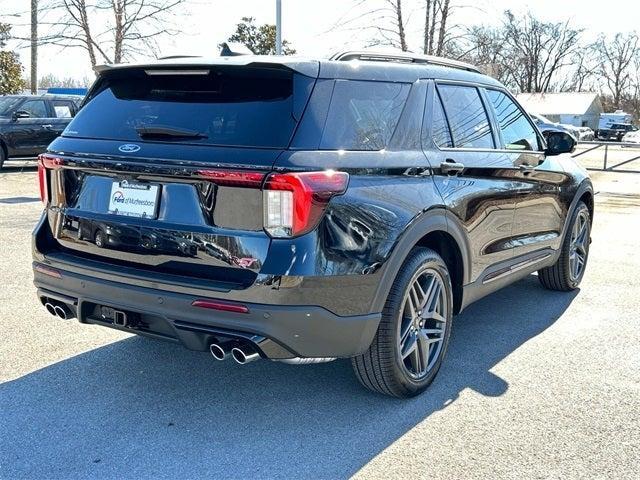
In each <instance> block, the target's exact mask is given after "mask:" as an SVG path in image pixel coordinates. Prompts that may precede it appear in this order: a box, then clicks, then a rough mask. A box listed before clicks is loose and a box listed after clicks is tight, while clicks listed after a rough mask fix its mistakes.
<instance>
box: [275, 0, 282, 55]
mask: <svg viewBox="0 0 640 480" xmlns="http://www.w3.org/2000/svg"><path fill="white" fill-rule="evenodd" d="M276 55H282V0H276Z"/></svg>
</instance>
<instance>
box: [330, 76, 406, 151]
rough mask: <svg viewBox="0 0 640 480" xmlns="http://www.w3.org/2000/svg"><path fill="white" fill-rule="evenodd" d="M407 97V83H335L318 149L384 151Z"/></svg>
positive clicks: (346, 81) (339, 81)
mask: <svg viewBox="0 0 640 480" xmlns="http://www.w3.org/2000/svg"><path fill="white" fill-rule="evenodd" d="M408 95H409V85H408V84H406V83H386V82H366V81H350V80H337V81H336V84H335V87H334V90H333V96H332V97H331V105H330V107H329V113H328V114H327V122H326V124H325V128H324V132H323V133H322V140H321V141H320V148H324V149H328V150H336V149H344V150H381V149H383V148H385V146H386V145H387V143H388V142H389V139H390V138H391V135H393V132H394V130H395V128H396V125H397V124H398V120H399V119H400V114H401V113H402V108H403V107H404V104H405V101H406V100H407V96H408Z"/></svg>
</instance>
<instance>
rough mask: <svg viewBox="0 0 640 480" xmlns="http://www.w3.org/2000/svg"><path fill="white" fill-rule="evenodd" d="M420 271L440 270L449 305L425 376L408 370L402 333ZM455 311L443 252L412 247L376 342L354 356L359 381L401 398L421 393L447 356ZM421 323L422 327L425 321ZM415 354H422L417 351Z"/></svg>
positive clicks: (444, 301)
mask: <svg viewBox="0 0 640 480" xmlns="http://www.w3.org/2000/svg"><path fill="white" fill-rule="evenodd" d="M421 272H423V273H422V274H423V275H424V274H429V275H432V276H434V277H435V276H436V274H437V278H439V279H440V285H441V288H440V291H441V292H442V296H441V297H439V298H440V301H441V305H443V306H444V305H446V312H441V313H442V317H444V320H445V321H444V322H440V324H441V325H442V323H443V324H444V325H443V327H442V328H443V333H442V334H440V336H439V337H437V338H442V341H441V343H438V344H436V345H438V347H439V350H438V351H436V352H434V355H433V358H432V360H429V359H430V358H431V357H430V353H429V352H431V350H430V348H431V347H430V346H429V347H428V348H427V354H426V358H427V364H429V365H432V366H431V368H430V369H428V370H427V371H426V372H425V374H424V376H422V377H420V378H416V377H414V376H412V374H411V373H410V372H409V371H408V368H407V366H406V365H405V362H406V359H405V360H403V359H402V358H401V352H400V350H401V348H402V347H401V346H400V337H399V335H400V329H401V326H402V325H404V324H406V322H407V318H406V316H404V313H403V312H406V310H405V301H406V299H407V297H406V295H409V288H410V287H411V285H412V284H414V282H415V278H416V275H420V274H421ZM443 308H444V307H443ZM452 311H453V294H452V289H451V280H450V277H449V272H448V270H447V266H446V264H445V263H444V261H443V260H442V258H441V257H440V255H438V254H437V253H436V252H434V251H433V250H431V249H428V248H415V249H413V250H412V251H411V252H410V253H409V256H408V257H407V259H406V260H405V262H404V264H403V266H402V267H401V269H400V271H399V272H398V275H397V277H396V279H395V281H394V282H393V285H392V286H391V291H390V292H389V296H388V297H387V301H386V304H385V307H384V309H383V312H382V319H381V321H380V325H379V326H378V331H377V333H376V335H375V337H374V339H373V342H372V343H371V345H370V347H369V349H368V350H367V351H366V352H365V353H364V354H362V355H359V356H357V357H354V358H352V361H351V363H352V366H353V370H354V372H355V374H356V377H357V378H358V380H359V381H360V383H362V385H364V386H365V387H366V388H368V389H369V390H373V391H374V392H379V393H383V394H385V395H391V396H394V397H398V398H406V397H413V396H415V395H418V394H420V393H422V392H423V391H424V390H425V389H426V388H427V387H428V386H429V384H430V383H431V382H432V381H433V379H434V378H435V376H436V374H437V373H438V370H439V369H440V365H441V363H442V359H443V358H444V356H445V353H446V350H447V345H448V343H449V336H450V334H451V318H452ZM418 313H420V312H418ZM420 326H421V327H422V323H420ZM416 335H417V334H416ZM416 338H417V337H416ZM416 348H417V347H416ZM418 350H419V349H418ZM416 355H418V356H419V355H420V354H419V353H418V352H416ZM427 368H429V367H427Z"/></svg>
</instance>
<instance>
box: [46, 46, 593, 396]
mask: <svg viewBox="0 0 640 480" xmlns="http://www.w3.org/2000/svg"><path fill="white" fill-rule="evenodd" d="M98 71H99V72H98V73H99V77H98V79H97V81H96V83H95V85H94V86H93V87H92V89H91V91H90V92H89V94H88V97H87V99H86V101H85V103H84V104H83V108H82V110H80V112H79V113H78V115H77V116H76V118H75V119H74V120H73V121H72V122H71V124H70V125H69V127H68V128H67V130H66V131H65V132H64V134H63V135H62V136H61V137H59V138H58V139H56V140H55V141H54V142H53V143H52V144H51V145H50V146H49V149H48V153H46V154H44V155H42V156H41V157H40V168H39V180H40V186H41V191H42V197H43V200H44V202H45V204H46V208H45V212H44V214H43V216H42V219H41V220H40V223H39V224H38V225H37V227H36V229H35V232H34V236H33V252H34V263H33V267H34V276H35V285H36V287H37V289H38V296H39V298H40V300H41V302H42V303H43V305H44V306H45V307H46V308H47V310H48V311H49V312H51V313H53V314H55V315H58V316H60V317H63V318H72V317H77V318H78V319H79V320H80V321H81V322H83V323H91V324H97V325H103V326H107V327H111V328H116V329H119V330H122V331H126V332H132V333H137V334H140V335H145V336H148V337H152V338H157V339H165V340H169V341H173V342H179V343H181V344H183V345H184V346H186V347H187V348H189V349H192V350H200V351H210V352H211V353H212V354H213V356H214V357H215V358H216V359H218V360H224V359H227V358H230V357H233V358H234V359H235V360H236V361H237V362H238V363H241V364H242V363H246V362H250V361H252V360H255V359H258V358H265V359H270V360H278V361H282V362H287V363H298V364H303V363H315V362H325V361H329V360H333V359H335V358H351V359H352V363H353V367H354V370H355V373H356V376H357V377H358V379H359V380H360V381H361V382H362V383H363V384H364V385H365V386H366V387H368V388H370V389H372V390H375V391H379V392H382V393H385V394H389V395H394V396H398V397H405V396H411V395H415V394H417V393H419V392H421V391H422V390H424V389H425V388H426V387H427V386H428V384H429V383H430V382H431V381H432V380H433V378H434V376H435V375H436V373H437V371H438V369H439V368H440V364H441V362H442V359H443V357H444V354H445V351H446V349H447V342H448V340H449V335H450V332H451V321H452V316H453V315H455V314H457V313H458V312H460V311H461V310H462V309H463V308H464V307H465V306H467V305H469V304H470V303H471V302H473V301H475V300H477V299H479V298H480V297H483V296H484V295H487V294H489V293H491V292H493V291H495V290H497V289H499V288H502V287H504V286H505V285H507V284H510V283H512V282H514V281H516V280H518V279H520V278H522V277H524V276H526V275H529V274H531V273H532V272H535V271H537V272H538V277H539V279H540V281H541V283H542V285H543V286H545V287H547V288H550V289H553V290H564V291H567V290H572V289H575V288H576V287H577V285H578V284H579V282H580V280H581V279H582V277H583V274H584V271H585V266H586V262H587V255H588V252H589V241H590V227H591V218H592V216H593V190H592V186H591V182H590V180H589V178H588V176H587V173H586V172H585V170H584V169H583V168H581V167H580V166H578V165H577V163H576V162H575V161H574V160H573V159H572V158H571V157H570V156H569V155H560V154H562V153H567V152H570V151H571V150H572V149H573V147H574V142H575V141H574V139H573V138H572V137H571V136H570V135H568V134H567V133H565V132H550V133H549V134H548V136H547V138H546V139H545V138H543V137H542V136H541V134H540V132H539V131H538V129H537V128H536V127H535V126H534V124H533V123H532V121H531V119H530V118H529V117H528V116H527V115H526V114H525V113H524V112H523V110H522V109H521V107H520V106H519V105H518V104H517V102H516V101H515V100H514V99H513V97H512V96H511V95H510V94H509V92H508V91H507V90H506V89H505V88H504V87H503V86H502V85H501V84H500V83H498V82H497V81H495V80H493V79H492V78H490V77H487V76H485V75H482V74H480V73H478V72H477V71H476V70H475V69H474V68H473V67H472V66H469V65H466V64H461V63H457V62H452V61H448V60H444V59H439V58H434V57H412V56H406V55H397V56H396V55H392V56H390V55H387V54H375V53H370V52H351V53H345V54H342V55H338V56H335V57H334V58H332V59H331V60H319V61H318V60H305V59H298V58H293V57H252V56H239V57H228V58H217V59H213V60H205V59H201V58H186V59H172V60H166V61H162V60H161V61H157V62H154V63H147V64H138V65H115V66H107V67H101V68H99V69H98Z"/></svg>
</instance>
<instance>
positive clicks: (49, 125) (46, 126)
mask: <svg viewBox="0 0 640 480" xmlns="http://www.w3.org/2000/svg"><path fill="white" fill-rule="evenodd" d="M41 126H42V128H52V127H53V125H51V124H47V125H41Z"/></svg>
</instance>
